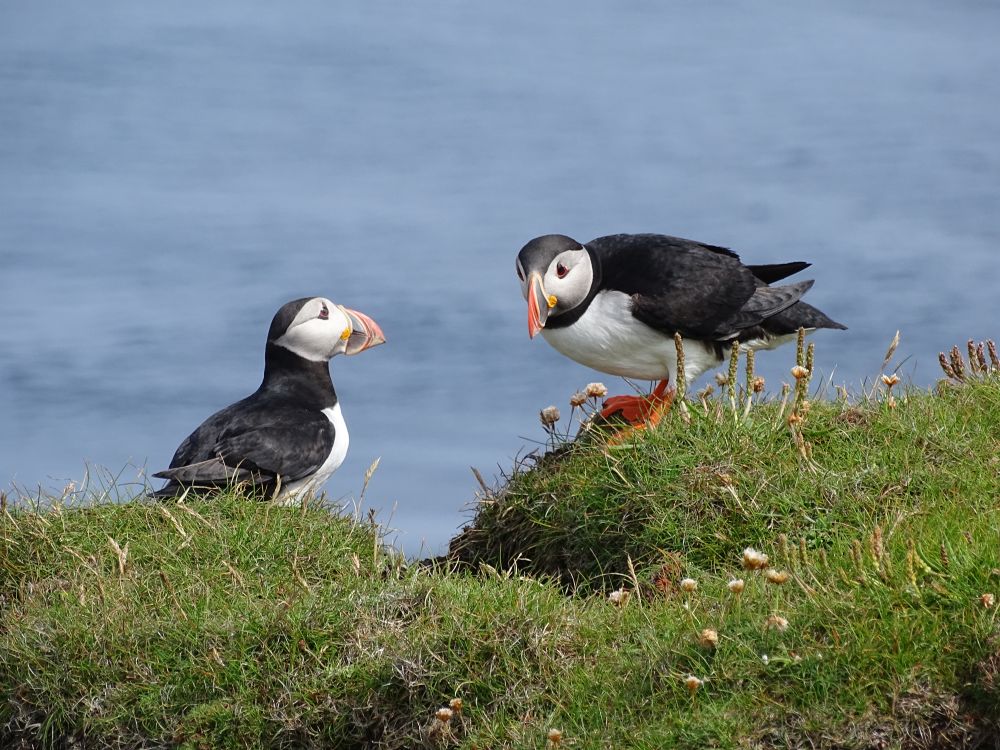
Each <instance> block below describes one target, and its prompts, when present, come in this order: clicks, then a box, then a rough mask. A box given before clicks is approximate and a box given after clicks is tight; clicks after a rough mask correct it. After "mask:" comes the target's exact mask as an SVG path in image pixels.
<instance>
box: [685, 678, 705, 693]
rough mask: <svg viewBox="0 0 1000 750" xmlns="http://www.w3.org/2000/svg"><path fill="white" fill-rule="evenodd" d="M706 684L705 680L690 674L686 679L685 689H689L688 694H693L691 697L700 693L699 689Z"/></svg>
mask: <svg viewBox="0 0 1000 750" xmlns="http://www.w3.org/2000/svg"><path fill="white" fill-rule="evenodd" d="M704 684H705V681H704V680H701V679H698V678H697V677H695V676H694V675H693V674H689V675H688V676H687V677H685V678H684V687H686V688H687V689H688V692H689V693H691V695H694V694H695V693H696V692H697V691H698V688H700V687H701V686H702V685H704Z"/></svg>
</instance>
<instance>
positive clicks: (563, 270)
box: [556, 263, 569, 279]
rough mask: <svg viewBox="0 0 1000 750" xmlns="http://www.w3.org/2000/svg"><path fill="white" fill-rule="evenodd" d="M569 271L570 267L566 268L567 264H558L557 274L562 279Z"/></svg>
mask: <svg viewBox="0 0 1000 750" xmlns="http://www.w3.org/2000/svg"><path fill="white" fill-rule="evenodd" d="M568 273H569V269H568V268H566V266H564V265H563V264H562V263H559V264H557V265H556V276H558V277H559V278H560V279H561V278H564V277H565V276H566V274H568Z"/></svg>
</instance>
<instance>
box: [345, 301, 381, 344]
mask: <svg viewBox="0 0 1000 750" xmlns="http://www.w3.org/2000/svg"><path fill="white" fill-rule="evenodd" d="M343 310H344V313H346V315H347V318H348V320H350V321H351V335H350V336H348V338H347V348H346V349H345V350H344V354H358V353H359V352H363V351H364V350H365V349H371V348H372V347H373V346H378V345H379V344H384V343H385V334H383V333H382V329H381V328H379V326H378V323H376V322H375V321H374V320H372V319H371V318H369V317H368V316H367V315H365V314H364V313H359V312H358V311H357V310H352V309H350V308H349V307H345V308H343Z"/></svg>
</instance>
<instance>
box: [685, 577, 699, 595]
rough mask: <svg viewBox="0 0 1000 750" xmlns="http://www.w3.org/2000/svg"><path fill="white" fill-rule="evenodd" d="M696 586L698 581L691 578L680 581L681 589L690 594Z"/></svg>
mask: <svg viewBox="0 0 1000 750" xmlns="http://www.w3.org/2000/svg"><path fill="white" fill-rule="evenodd" d="M696 588H698V582H697V581H696V580H694V579H693V578H685V579H684V580H682V581H681V591H685V592H687V593H688V594H690V593H691V592H692V591H694V590H695V589H696Z"/></svg>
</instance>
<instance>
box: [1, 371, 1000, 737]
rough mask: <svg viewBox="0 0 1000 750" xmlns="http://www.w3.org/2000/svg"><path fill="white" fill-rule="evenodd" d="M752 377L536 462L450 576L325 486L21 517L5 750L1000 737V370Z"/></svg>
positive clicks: (486, 509)
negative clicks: (852, 379) (914, 383)
mask: <svg viewBox="0 0 1000 750" xmlns="http://www.w3.org/2000/svg"><path fill="white" fill-rule="evenodd" d="M803 380H806V383H808V380H807V378H803ZM750 382H751V384H752V379H751V380H750ZM747 393H750V394H752V393H753V389H752V387H751V388H749V389H742V390H740V389H738V388H734V389H733V390H732V392H731V393H730V392H728V391H727V390H725V389H724V390H723V392H722V393H721V394H718V395H717V396H715V397H711V398H710V397H708V396H706V397H704V398H703V399H699V398H697V397H695V398H689V400H688V402H687V406H686V408H685V409H675V411H674V412H673V413H672V414H671V415H670V416H669V417H667V418H666V419H665V420H664V422H663V423H662V424H661V425H660V426H659V427H658V428H657V429H655V430H647V431H641V432H637V433H633V434H630V435H626V436H617V437H609V436H608V435H607V434H604V433H601V432H599V431H597V430H588V431H587V432H586V433H585V436H584V437H582V438H581V439H580V440H578V441H576V442H575V443H573V444H572V445H562V446H560V447H559V449H558V450H556V451H554V452H552V453H550V454H549V455H547V456H545V457H543V458H541V459H539V460H538V461H536V462H534V463H533V464H532V465H531V466H530V467H529V466H522V467H520V468H519V469H518V470H517V471H515V472H514V473H513V475H512V476H511V477H510V479H509V481H508V482H507V483H506V484H505V485H504V486H503V487H502V488H499V489H498V490H495V491H493V492H490V493H488V494H487V495H485V496H484V497H483V498H482V500H481V502H480V505H479V510H478V513H477V515H476V518H475V519H474V522H473V524H472V526H471V527H470V528H469V529H467V530H466V531H465V532H464V533H463V534H461V535H460V536H459V537H457V538H456V539H455V540H454V542H453V558H454V561H453V562H443V563H439V564H438V565H420V564H413V563H408V562H407V561H405V560H403V559H402V558H401V557H400V556H399V555H397V554H395V553H393V552H392V551H387V550H386V549H385V548H383V547H382V546H381V544H380V541H379V536H378V530H377V529H374V528H372V527H371V526H368V525H365V524H357V523H355V522H353V521H351V520H348V519H344V518H342V517H340V516H338V515H336V514H334V513H331V512H330V511H329V509H328V508H325V507H323V506H322V505H321V504H318V503H317V504H313V505H309V506H304V507H302V508H296V509H288V508H278V507H273V506H270V505H265V504H258V503H253V502H247V501H246V500H245V499H243V498H241V497H239V496H238V495H227V496H222V497H219V498H216V499H214V500H212V501H203V500H198V501H191V502H189V503H172V504H162V505H161V504H151V503H147V502H141V501H136V502H131V503H126V504H120V505H105V506H99V507H92V508H63V507H60V506H58V505H56V506H55V507H53V508H50V509H47V510H45V511H40V512H32V511H26V510H16V511H15V510H10V509H6V508H5V509H4V510H3V512H2V513H0V696H2V697H0V746H3V747H36V746H43V747H167V746H180V747H190V748H202V747H204V748H215V747H233V748H236V747H256V746H264V747H287V748H292V747H336V748H368V747H371V748H375V747H378V748H414V747H433V748H446V747H462V748H524V747H534V748H543V747H548V748H553V747H567V748H605V747H607V748H625V747H636V748H660V747H675V746H676V747H713V746H718V747H771V746H775V747H787V746H808V747H859V748H861V747H973V746H990V747H992V746H996V742H997V740H996V738H997V737H998V736H1000V726H998V724H997V717H998V716H1000V633H998V624H997V616H998V612H1000V610H998V608H997V604H996V597H1000V458H998V457H1000V378H998V377H997V375H996V374H992V375H991V374H988V373H987V374H978V375H975V376H972V374H971V373H970V374H969V375H968V376H966V377H965V378H964V380H960V379H958V378H956V379H954V380H953V381H952V382H950V383H946V384H943V385H942V386H941V387H940V388H939V389H938V390H937V392H935V393H927V392H919V391H914V390H909V391H903V390H901V386H899V385H895V387H890V386H889V385H883V384H880V385H879V387H878V388H877V389H875V391H874V392H872V393H869V394H866V395H865V397H863V398H851V399H838V400H832V401H824V400H815V401H812V402H809V401H808V400H807V399H805V398H804V394H800V397H798V398H797V397H796V393H794V392H792V393H789V394H787V398H786V399H784V401H783V400H782V399H781V398H780V397H779V398H776V399H773V400H764V401H760V402H758V401H756V400H753V399H751V401H750V403H749V406H747ZM790 416H791V417H792V419H789V417H790ZM556 442H558V441H556ZM747 548H752V549H751V550H748V549H747ZM764 556H766V557H767V560H766V561H765V560H764ZM443 709H447V711H445V710H443ZM991 743H992V744H991Z"/></svg>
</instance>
